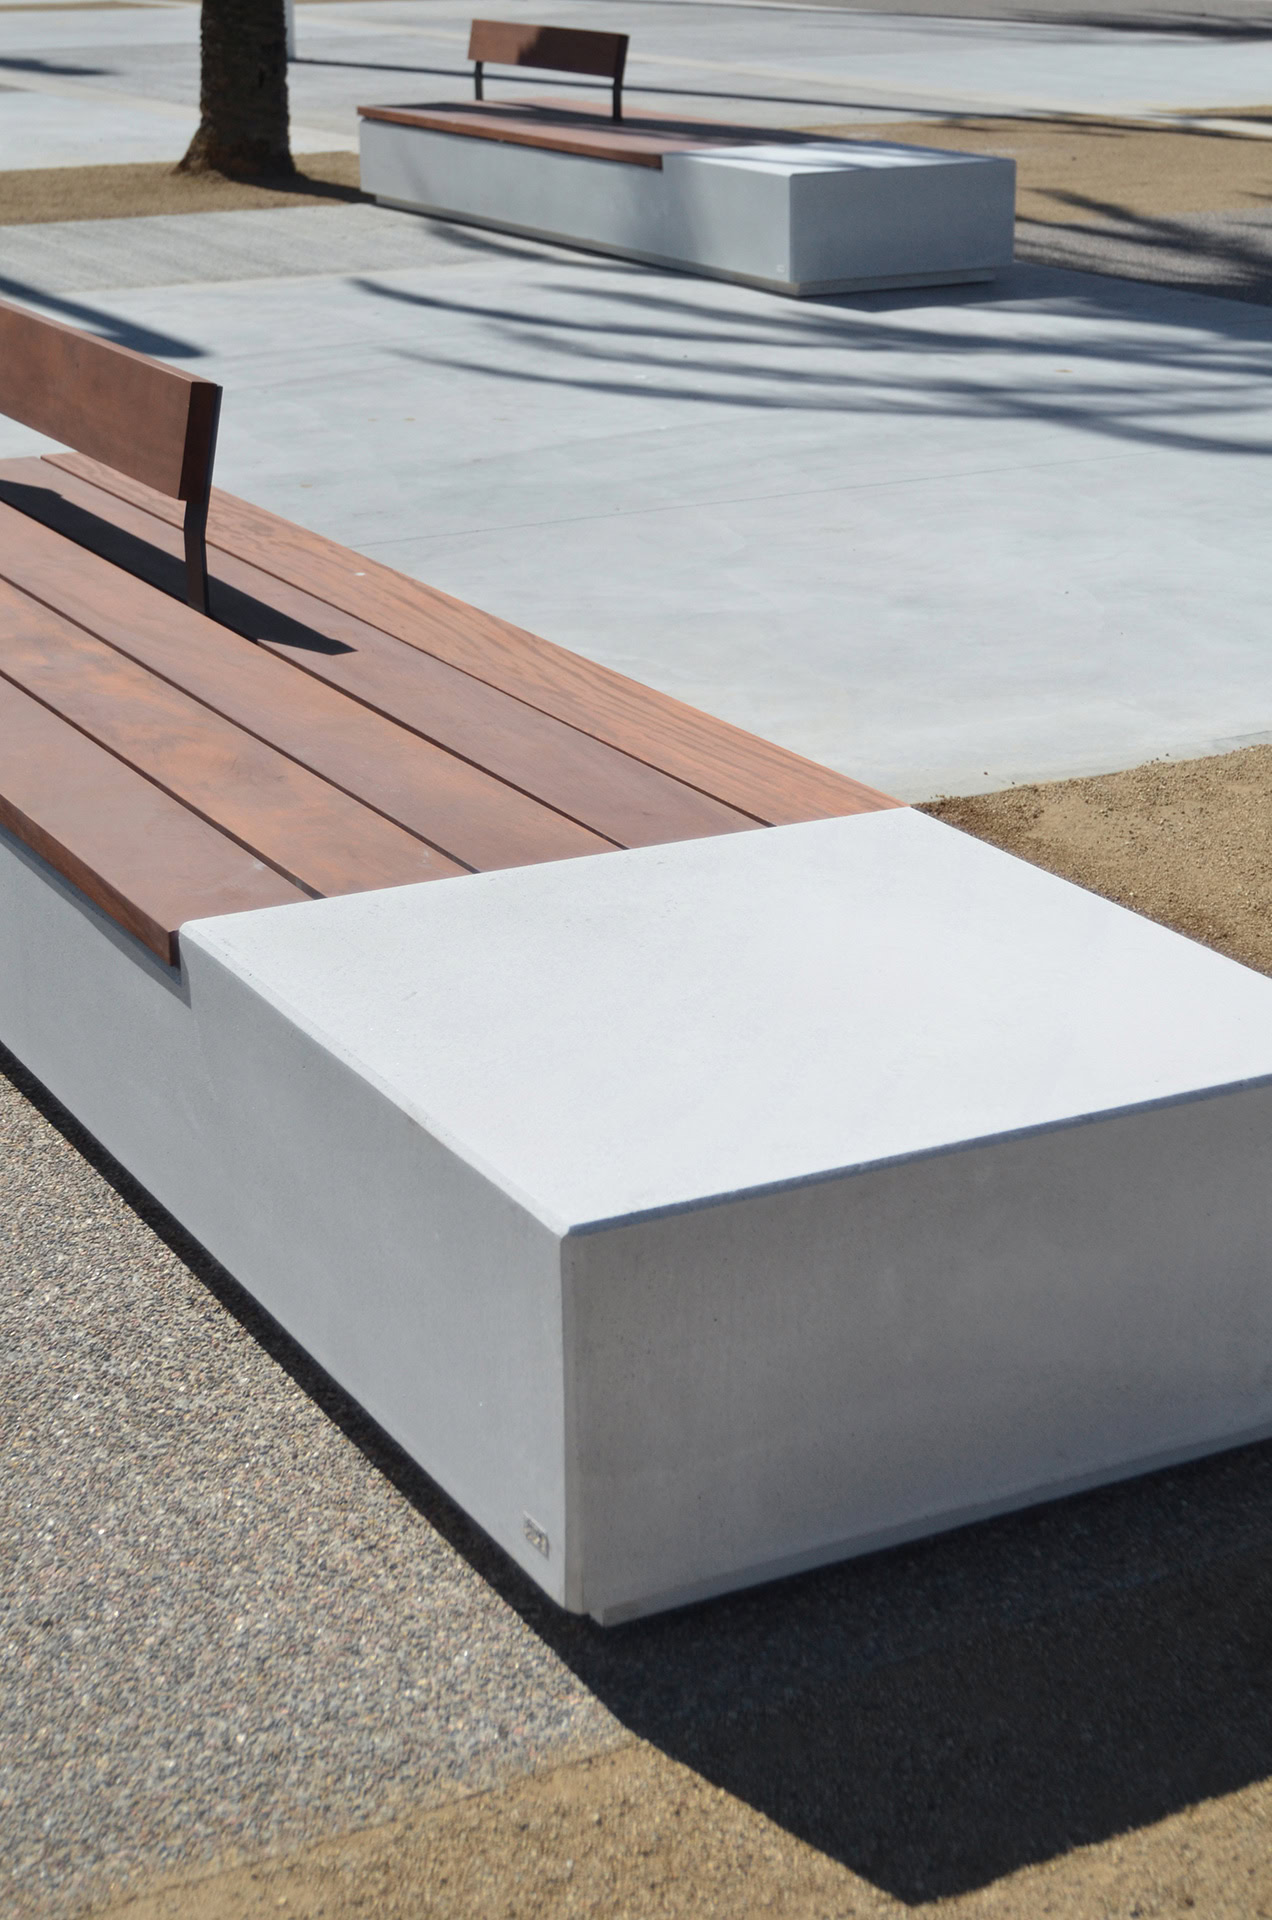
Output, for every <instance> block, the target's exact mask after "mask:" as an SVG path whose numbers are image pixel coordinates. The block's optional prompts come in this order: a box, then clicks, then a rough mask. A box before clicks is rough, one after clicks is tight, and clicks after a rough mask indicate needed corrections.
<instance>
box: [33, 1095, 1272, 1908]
mask: <svg viewBox="0 0 1272 1920" xmlns="http://www.w3.org/2000/svg"><path fill="white" fill-rule="evenodd" d="M0 1064H6V1065H7V1070H8V1077H0V1233H2V1235H3V1240H2V1243H0V1272H2V1273H3V1277H4V1281H5V1285H4V1289H3V1295H2V1303H0V1330H2V1331H0V1359H2V1363H3V1367H4V1374H5V1378H4V1382H3V1393H2V1397H0V1407H2V1408H3V1429H4V1453H5V1473H4V1481H3V1489H4V1493H3V1499H4V1515H3V1523H2V1525H3V1545H4V1553H5V1558H6V1565H5V1569H4V1579H3V1596H4V1609H5V1617H4V1622H3V1627H4V1631H3V1634H2V1635H0V1754H2V1755H3V1763H4V1764H3V1775H2V1776H0V1807H2V1810H3V1832H4V1835H5V1847H4V1862H3V1868H2V1869H0V1911H3V1912H5V1913H6V1914H7V1913H13V1914H15V1915H18V1914H21V1915H58V1916H65V1915H71V1914H75V1913H77V1912H79V1911H81V1910H82V1908H83V1906H84V1904H85V1902H86V1900H87V1899H88V1898H89V1897H90V1896H94V1895H95V1896H97V1897H100V1895H101V1894H102V1892H103V1891H104V1890H105V1889H106V1888H107V1886H109V1885H110V1884H112V1883H113V1884H123V1883H126V1882H127V1881H128V1879H129V1876H135V1877H136V1878H138V1879H141V1880H144V1879H145V1878H147V1877H149V1876H151V1875H153V1874H156V1873H158V1874H168V1873H171V1872H173V1871H175V1870H177V1869H178V1868H180V1867H183V1866H192V1865H197V1864H199V1863H201V1862H203V1861H208V1860H211V1859H213V1858H222V1859H224V1858H229V1857H235V1856H238V1857H243V1856H251V1855H252V1854H254V1853H256V1852H258V1851H260V1850H264V1849H270V1848H275V1847H280V1846H283V1845H286V1844H288V1843H291V1842H295V1841H299V1840H302V1839H305V1838H310V1837H317V1835H319V1834H320V1833H328V1832H339V1831H342V1830H345V1829H347V1828H350V1827H354V1826H357V1825H360V1824H363V1823H366V1822H375V1821H380V1820H383V1819H386V1818H390V1817H392V1816H393V1815H394V1814H395V1813H397V1812H399V1811H401V1810H403V1809H404V1808H406V1807H409V1806H423V1805H427V1804H430V1803H435V1802H436V1801H437V1800H439V1799H441V1798H445V1797H447V1796H449V1795H452V1794H454V1793H456V1792H461V1791H464V1790H465V1789H467V1788H471V1787H476V1786H481V1785H485V1784H492V1783H495V1782H498V1781H499V1780H501V1779H506V1778H508V1777H509V1776H510V1775H512V1774H514V1773H516V1772H518V1771H520V1770H522V1769H526V1768H532V1767H536V1766H541V1765H544V1764H555V1763H557V1762H559V1761H562V1760H567V1759H569V1758H571V1757H574V1756H577V1755H581V1754H583V1753H587V1752H597V1751H600V1750H603V1749H605V1748H606V1747H609V1746H612V1745H613V1744H615V1742H617V1741H620V1740H622V1739H623V1738H624V1737H625V1731H624V1730H628V1731H630V1732H634V1733H636V1734H639V1735H641V1736H643V1737H645V1738H648V1739H649V1740H651V1741H653V1742H654V1743H655V1744H656V1745H657V1746H659V1747H660V1748H661V1749H662V1750H664V1751H665V1752H667V1753H669V1754H671V1755H673V1756H674V1757H675V1758H677V1759H680V1760H683V1761H686V1762H688V1763H689V1764H690V1765H692V1766H694V1767H696V1768H697V1769H698V1770H699V1771H700V1772H701V1773H702V1774H704V1775H705V1776H706V1777H707V1778H708V1779H710V1780H712V1781H714V1782H716V1783H717V1784H719V1785H722V1786H724V1787H726V1788H728V1789H729V1790H731V1791H732V1792H734V1793H737V1794H738V1795H740V1796H741V1797H742V1798H743V1799H744V1800H746V1801H747V1802H749V1803H751V1804H753V1805H754V1806H756V1807H758V1808H760V1809H761V1810H762V1811H764V1812H765V1813H767V1814H769V1815H771V1816H772V1817H773V1818H775V1819H777V1820H778V1821H780V1822H781V1823H782V1824H783V1825H785V1826H786V1827H787V1828H789V1829H790V1830H791V1831H792V1832H794V1833H797V1834H798V1835H800V1836H801V1837H803V1838H805V1839H808V1840H811V1841H812V1842H813V1843H814V1844H816V1845H818V1846H820V1847H822V1848H823V1849H824V1850H825V1851H826V1852H828V1853H829V1854H831V1855H832V1856H833V1857H835V1858H837V1859H840V1860H842V1861H844V1862H845V1863H846V1864H848V1865H849V1866H851V1867H853V1868H854V1869H855V1870H856V1871H858V1872H860V1873H863V1874H865V1875H866V1876H867V1877H868V1878H869V1879H871V1880H872V1881H874V1882H875V1884H877V1885H879V1886H881V1887H883V1888H885V1889H887V1890H888V1891H890V1892H892V1893H893V1894H896V1895H898V1896H899V1897H901V1898H902V1899H904V1900H907V1901H910V1902H916V1901H920V1900H922V1899H924V1898H931V1897H934V1896H939V1895H940V1894H949V1893H954V1892H958V1891H961V1890H964V1889H966V1888H969V1887H973V1886H976V1885H980V1884H983V1883H984V1882H986V1881H987V1880H990V1879H993V1878H996V1877H997V1876H998V1875H1000V1874H1002V1873H1005V1872H1008V1871H1010V1870H1012V1869H1013V1868H1015V1867H1019V1866H1021V1865H1024V1864H1026V1863H1027V1862H1029V1861H1031V1860H1038V1859H1046V1858H1048V1857H1050V1856H1051V1855H1053V1854H1054V1853H1056V1852H1059V1851H1061V1850H1063V1849H1065V1848H1067V1847H1069V1846H1071V1845H1073V1844H1076V1843H1080V1842H1085V1841H1094V1840H1100V1839H1103V1838H1105V1837H1107V1836H1108V1835H1109V1834H1111V1833H1115V1832H1118V1831H1120V1830H1123V1829H1124V1828H1126V1827H1128V1826H1135V1825H1139V1824H1141V1823H1144V1822H1147V1821H1150V1820H1155V1819H1158V1818H1160V1817H1162V1816H1163V1815H1164V1814H1166V1813H1168V1812H1170V1811H1173V1810H1174V1809H1176V1808H1178V1807H1182V1806H1185V1805H1188V1804H1190V1803H1192V1802H1193V1801H1196V1800H1198V1799H1200V1798H1203V1797H1205V1796H1207V1795H1210V1794H1214V1793H1221V1792H1226V1791H1230V1790H1232V1789H1233V1788H1235V1787H1238V1786H1241V1785H1244V1784H1246V1783H1248V1782H1249V1781H1251V1780H1255V1779H1259V1778H1262V1777H1263V1776H1264V1775H1266V1774H1267V1773H1268V1772H1269V1771H1272V1446H1260V1447H1254V1448H1248V1449H1245V1450H1243V1451H1241V1452H1236V1453H1231V1454H1228V1455H1225V1456H1222V1457H1219V1458H1217V1459H1214V1460H1211V1461H1208V1462H1204V1463H1200V1464H1198V1465H1195V1466H1192V1467H1189V1468H1186V1469H1181V1470H1177V1471H1174V1472H1171V1473H1167V1474H1163V1475H1158V1476H1155V1477H1154V1478H1152V1479H1149V1480H1145V1481H1141V1482H1138V1483H1135V1484H1132V1485H1129V1486H1123V1487H1119V1488H1114V1489H1109V1490H1106V1491H1104V1492H1101V1493H1098V1494H1094V1495H1088V1496H1084V1497H1083V1498H1081V1499H1076V1500H1071V1501H1067V1502H1065V1503H1063V1504H1060V1505H1057V1506H1054V1507H1051V1508H1048V1509H1044V1510H1042V1511H1038V1512H1034V1513H1031V1514H1026V1515H1022V1516H1018V1517H1014V1518H1012V1519H1009V1520H1005V1521H999V1522H995V1523H993V1524H991V1525H987V1526H982V1527H978V1528H973V1529H969V1530H966V1531H965V1532H963V1533H960V1534H957V1535H952V1536H949V1537H947V1538H945V1539H943V1540H938V1541H933V1542H928V1543H925V1544H921V1545H919V1546H916V1547H910V1548H906V1549H903V1550H901V1551H898V1552H894V1553H890V1554H886V1555H880V1556H877V1557H875V1558H874V1559H871V1560H868V1561H860V1562H857V1563H855V1564H851V1565H848V1566H844V1567H840V1568H835V1569H831V1570H828V1571H826V1572H823V1573H820V1574H815V1575H811V1576H807V1577H804V1578H801V1579H798V1580H793V1581H789V1582H786V1583H783V1584H781V1585H778V1586H774V1587H770V1588H767V1589H763V1590H759V1591H756V1592H754V1593H751V1594H745V1595H739V1596H736V1597H734V1598H732V1599H729V1600H726V1601H722V1602H715V1603H712V1604H710V1605H707V1606H703V1607H698V1608H695V1609H692V1610H687V1611H685V1612H683V1613H680V1614H677V1615H672V1616H667V1617H664V1618H663V1619H661V1620H657V1621H652V1622H647V1623H643V1624H639V1625H636V1626H633V1627H629V1628H625V1629H617V1630H613V1631H611V1632H609V1633H603V1632H602V1631H601V1630H600V1629H598V1628H595V1627H593V1626H592V1625H591V1624H590V1623H587V1622H580V1621H573V1620H569V1619H567V1618H565V1617H564V1616H562V1615H561V1614H559V1613H558V1612H557V1611H556V1610H555V1609H554V1608H553V1607H551V1605H550V1604H549V1603H547V1602H546V1601H543V1600H541V1599H540V1598H539V1597H538V1596H537V1594H535V1593H534V1592H533V1591H532V1590H531V1589H530V1588H529V1587H528V1585H527V1584H526V1583H525V1582H524V1580H523V1579H522V1578H521V1576H520V1575H519V1574H518V1573H517V1572H516V1570H515V1569H513V1568H511V1567H510V1566H509V1565H508V1564H507V1563H506V1562H505V1561H504V1560H503V1558H502V1556H501V1555H500V1554H499V1553H498V1552H497V1551H496V1550H495V1549H493V1548H492V1547H491V1546H490V1545H489V1544H488V1543H487V1542H486V1541H485V1540H484V1539H483V1538H482V1537H481V1536H480V1535H479V1534H477V1533H476V1532H475V1530H474V1529H472V1528H471V1527H470V1526H469V1525H468V1523H467V1522H466V1521H465V1520H464V1519H463V1517H462V1516H461V1515H459V1514H458V1513H457V1512H456V1510H455V1509H454V1508H453V1507H452V1506H451V1505H450V1503H449V1502H448V1501H447V1500H446V1499H445V1498H444V1497H443V1496H442V1495H441V1494H439V1493H438V1491H437V1490H436V1489H435V1488H434V1487H433V1486H432V1485H431V1483H430V1482H429V1481H428V1480H427V1479H426V1478H425V1477H424V1476H423V1475H422V1474H420V1473H419V1472H418V1471H416V1470H415V1469H414V1468H412V1467H411V1466H410V1464H409V1463H408V1462H407V1461H405V1460H404V1459H403V1457H402V1456H401V1455H400V1454H399V1453H398V1452H397V1451H396V1450H395V1449H394V1448H393V1447H392V1445H391V1444H390V1443H388V1442H387V1441H385V1440H384V1438H383V1436H381V1435H380V1434H379V1433H378V1431H377V1430H376V1429H375V1428H374V1427H373V1426H372V1425H371V1424H370V1423H369V1422H367V1421H366V1419H365V1417H364V1416H362V1415H361V1414H360V1412H359V1410H358V1409H357V1408H356V1407H355V1406H354V1405H352V1403H350V1402H349V1401H348V1400H347V1399H346V1398H345V1397H344V1396H343V1395H342V1394H341V1393H340V1392H339V1390H338V1389H336V1388H335V1387H334V1386H333V1385H332V1383H331V1382H330V1381H329V1380H327V1379H326V1377H325V1376H324V1375H322V1374H321V1372H320V1371H319V1370H318V1369H316V1368H314V1367H313V1366H312V1365H311V1364H310V1363H309V1362H307V1360H306V1359H305V1356H304V1355H303V1354H302V1353H300V1352H299V1350H297V1349H296V1348H295V1347H294V1346H293V1345H292V1343H291V1342H289V1341H288V1340H287V1338H286V1337H285V1336H284V1335H282V1334H281V1333H280V1332H279V1331H278V1329H277V1328H275V1327H274V1326H273V1325H272V1323H271V1322H269V1321H268V1320H267V1319H266V1318H265V1317H264V1316H262V1315H261V1314H259V1312H257V1311H256V1310H255V1309H254V1308H253V1307H252V1305H251V1303H250V1301H248V1300H247V1299H246V1297H245V1296H244V1295H243V1294H242V1293H241V1292H240V1291H239V1290H238V1289H237V1288H236V1287H235V1285H234V1283H233V1282H232V1281H230V1280H229V1279H228V1277H227V1276H226V1275H225V1274H224V1273H223V1272H221V1271H220V1270H219V1269H218V1268H217V1267H216V1266H215V1264H214V1263H212V1262H211V1261H210V1260H209V1259H208V1258H207V1257H206V1255H204V1254H203V1253H202V1252H201V1251H200V1249H198V1248H197V1247H195V1246H193V1245H192V1244H191V1243H189V1242H188V1241H187V1240H186V1239H185V1238H184V1237H183V1236H182V1234H181V1232H180V1230H179V1229H178V1228H176V1226H175V1225H174V1223H173V1222H171V1221H170V1220H168V1219H166V1218H165V1216H164V1215H163V1214H162V1213H161V1212H160V1211H159V1210H157V1209H156V1208H155V1207H154V1205H153V1203H151V1202H149V1201H148V1199H147V1198H146V1196H145V1195H144V1194H141V1193H140V1192H138V1191H137V1190H136V1189H135V1188H134V1187H132V1186H131V1184H130V1183H129V1182H128V1181H127V1179H126V1178H125V1177H124V1176H122V1175H121V1174H120V1173H119V1171H118V1170H117V1169H115V1168H113V1167H112V1166H111V1163H110V1162H109V1161H108V1160H106V1159H105V1158H104V1157H103V1156H102V1155H101V1154H100V1153H99V1152H98V1151H97V1150H96V1149H95V1148H94V1147H93V1145H92V1143H91V1142H89V1141H86V1140H85V1139H84V1138H83V1137H82V1136H81V1135H80V1134H79V1133H78V1131H77V1130H76V1128H75V1127H74V1125H73V1123H71V1122H69V1121H68V1120H67V1119H66V1117H65V1116H64V1115H60V1114H59V1113H58V1110H57V1109H56V1108H55V1107H54V1106H53V1105H52V1103H50V1102H49V1101H47V1099H46V1098H44V1097H43V1096H42V1095H41V1094H40V1092H39V1089H38V1088H35V1087H34V1086H32V1085H31V1083H30V1082H29V1081H27V1079H26V1078H25V1076H24V1075H23V1074H22V1072H21V1070H20V1069H18V1068H17V1066H16V1064H15V1063H13V1062H11V1061H8V1062H2V1061H0Z"/></svg>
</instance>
